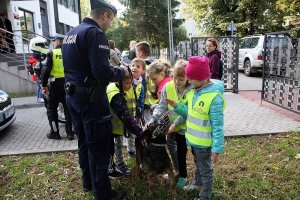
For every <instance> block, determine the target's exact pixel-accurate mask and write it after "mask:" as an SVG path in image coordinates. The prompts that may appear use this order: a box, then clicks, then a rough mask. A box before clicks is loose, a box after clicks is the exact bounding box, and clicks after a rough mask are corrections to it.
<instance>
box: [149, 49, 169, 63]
mask: <svg viewBox="0 0 300 200" xmlns="http://www.w3.org/2000/svg"><path fill="white" fill-rule="evenodd" d="M150 57H153V58H156V59H159V58H162V59H166V60H170V51H169V49H168V48H158V47H154V48H151V53H150Z"/></svg>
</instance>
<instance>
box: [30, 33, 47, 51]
mask: <svg viewBox="0 0 300 200" xmlns="http://www.w3.org/2000/svg"><path fill="white" fill-rule="evenodd" d="M29 48H30V50H31V51H37V52H41V53H46V52H47V51H48V43H47V40H46V39H45V38H42V37H35V38H32V39H31V40H30V43H29Z"/></svg>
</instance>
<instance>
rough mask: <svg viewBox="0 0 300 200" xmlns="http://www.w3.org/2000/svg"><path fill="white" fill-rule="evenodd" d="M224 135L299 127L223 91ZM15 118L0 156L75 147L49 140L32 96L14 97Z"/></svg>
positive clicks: (1, 139) (0, 137)
mask: <svg viewBox="0 0 300 200" xmlns="http://www.w3.org/2000/svg"><path fill="white" fill-rule="evenodd" d="M225 99H226V101H227V106H226V109H225V136H240V135H254V134H255V135H257V134H271V133H280V132H286V131H291V130H298V131H299V130H300V122H299V121H296V120H294V119H291V118H289V117H286V116H284V115H281V114H279V113H277V112H275V111H273V110H271V109H269V108H267V107H263V106H260V105H259V104H257V103H255V102H252V101H250V100H248V99H246V98H244V97H242V96H241V95H238V94H232V93H225ZM13 101H14V102H15V104H16V107H17V110H16V115H17V119H16V121H15V122H14V123H13V124H12V125H11V126H10V127H9V128H8V129H6V130H4V131H3V132H1V134H0V155H14V154H27V153H40V152H55V151H69V150H76V149H77V139H76V140H73V141H69V140H67V139H66V133H65V131H64V126H63V125H61V127H60V130H62V131H61V136H62V139H61V140H49V139H47V137H46V134H47V133H48V131H49V124H48V121H47V117H46V109H45V107H43V106H41V105H42V104H41V103H37V102H36V99H35V98H34V97H26V98H19V99H13Z"/></svg>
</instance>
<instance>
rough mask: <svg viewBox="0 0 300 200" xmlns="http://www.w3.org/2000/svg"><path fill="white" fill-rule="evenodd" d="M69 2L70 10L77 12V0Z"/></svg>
mask: <svg viewBox="0 0 300 200" xmlns="http://www.w3.org/2000/svg"><path fill="white" fill-rule="evenodd" d="M68 1H69V2H68V3H69V8H70V9H71V10H72V11H74V12H76V8H75V0H68Z"/></svg>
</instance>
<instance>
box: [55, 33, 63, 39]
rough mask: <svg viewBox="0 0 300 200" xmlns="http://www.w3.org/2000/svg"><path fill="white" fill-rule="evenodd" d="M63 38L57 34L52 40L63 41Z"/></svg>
mask: <svg viewBox="0 0 300 200" xmlns="http://www.w3.org/2000/svg"><path fill="white" fill-rule="evenodd" d="M64 37H65V36H63V35H60V34H57V35H55V36H54V37H53V39H54V40H63V39H64Z"/></svg>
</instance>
